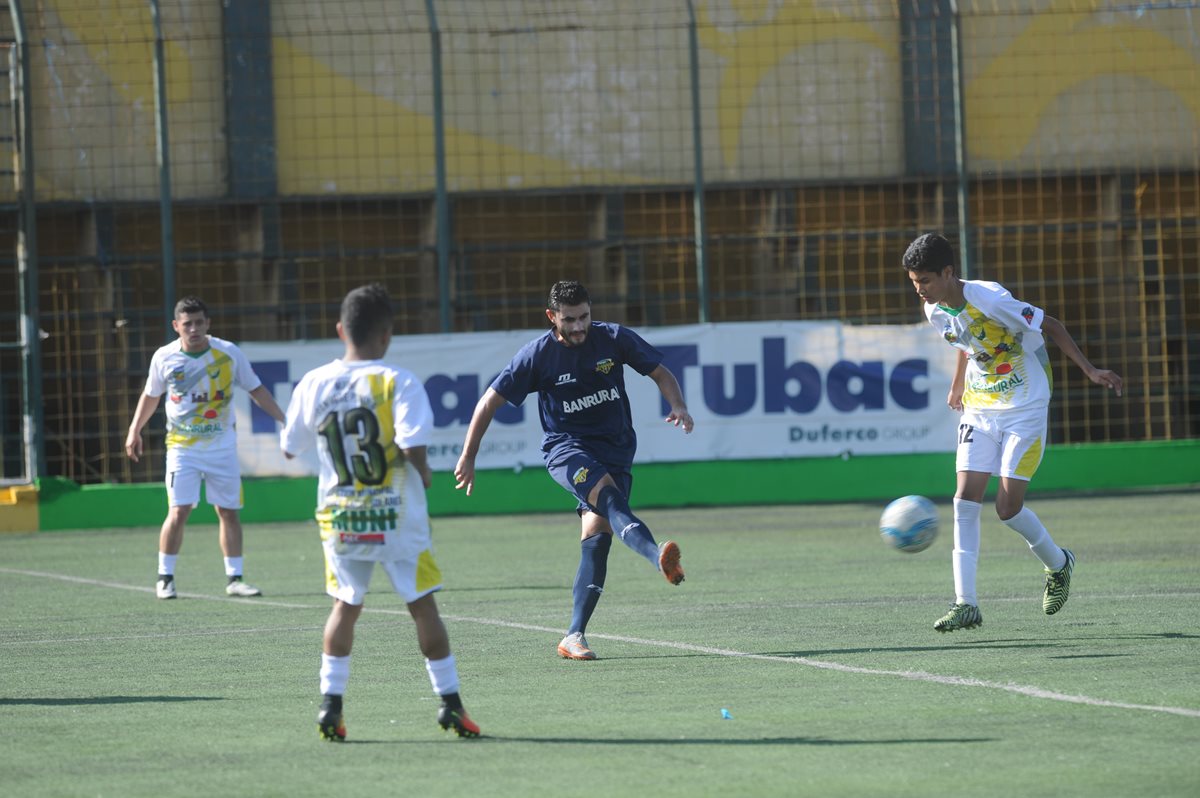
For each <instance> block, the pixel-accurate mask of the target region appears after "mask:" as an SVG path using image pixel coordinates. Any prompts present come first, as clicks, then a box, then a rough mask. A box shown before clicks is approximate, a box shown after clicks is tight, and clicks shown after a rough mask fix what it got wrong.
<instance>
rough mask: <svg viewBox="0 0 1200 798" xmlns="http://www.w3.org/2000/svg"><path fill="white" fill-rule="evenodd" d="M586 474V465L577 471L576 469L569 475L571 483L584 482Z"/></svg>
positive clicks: (579, 483) (578, 483)
mask: <svg viewBox="0 0 1200 798" xmlns="http://www.w3.org/2000/svg"><path fill="white" fill-rule="evenodd" d="M587 475H588V470H587V468H586V467H585V468H581V469H579V470H578V471H576V472H575V473H574V474H572V475H571V484H573V485H582V484H583V483H584V482H586V481H587Z"/></svg>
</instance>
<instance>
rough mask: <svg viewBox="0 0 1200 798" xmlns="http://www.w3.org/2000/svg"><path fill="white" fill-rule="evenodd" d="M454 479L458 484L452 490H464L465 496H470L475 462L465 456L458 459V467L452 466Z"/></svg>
mask: <svg viewBox="0 0 1200 798" xmlns="http://www.w3.org/2000/svg"><path fill="white" fill-rule="evenodd" d="M454 479H455V480H457V483H458V484H456V485H455V486H454V489H455V490H462V489H463V488H466V490H467V495H468V496H470V495H471V491H472V490H473V489H474V488H475V460H474V459H473V458H470V457H467V456H466V455H463V456H462V457H460V458H458V465H456V466H454Z"/></svg>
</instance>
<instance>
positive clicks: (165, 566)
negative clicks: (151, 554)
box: [158, 551, 179, 576]
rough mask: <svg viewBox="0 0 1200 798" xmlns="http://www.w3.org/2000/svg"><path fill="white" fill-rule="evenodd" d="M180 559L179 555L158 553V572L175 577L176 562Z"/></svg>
mask: <svg viewBox="0 0 1200 798" xmlns="http://www.w3.org/2000/svg"><path fill="white" fill-rule="evenodd" d="M178 559H179V555H178V554H163V553H162V552H161V551H160V552H159V553H158V572H159V573H160V574H170V575H171V576H174V575H175V561H176V560H178Z"/></svg>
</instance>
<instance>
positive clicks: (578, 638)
mask: <svg viewBox="0 0 1200 798" xmlns="http://www.w3.org/2000/svg"><path fill="white" fill-rule="evenodd" d="M558 656H560V657H562V658H563V659H582V660H589V659H595V658H596V652H594V651H592V650H591V649H590V648H588V643H587V639H586V638H585V637H584V636H583V632H572V633H571V634H569V635H567V636H566V637H564V638H563V639H562V642H561V643H559V644H558Z"/></svg>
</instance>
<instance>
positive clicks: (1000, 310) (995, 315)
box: [969, 283, 1046, 333]
mask: <svg viewBox="0 0 1200 798" xmlns="http://www.w3.org/2000/svg"><path fill="white" fill-rule="evenodd" d="M969 299H970V301H971V303H972V304H975V305H976V306H978V307H979V308H980V309H981V310H982V311H983V312H984V313H986V314H987V315H988V317H989V318H992V319H995V320H996V321H998V322H999V323H1000V324H1003V325H1004V326H1005V327H1007V328H1008V329H1009V330H1012V331H1013V332H1036V333H1041V331H1042V319H1043V318H1045V316H1046V312H1045V311H1044V310H1042V309H1041V308H1039V307H1037V306H1036V305H1031V304H1029V303H1028V302H1022V301H1020V300H1019V299H1017V298H1016V297H1014V296H1013V295H1012V294H1011V293H1009V292H1008V290H1007V289H1006V288H1004V286H1002V285H1000V284H999V283H990V284H985V285H983V286H980V287H979V291H978V296H972V297H969Z"/></svg>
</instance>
